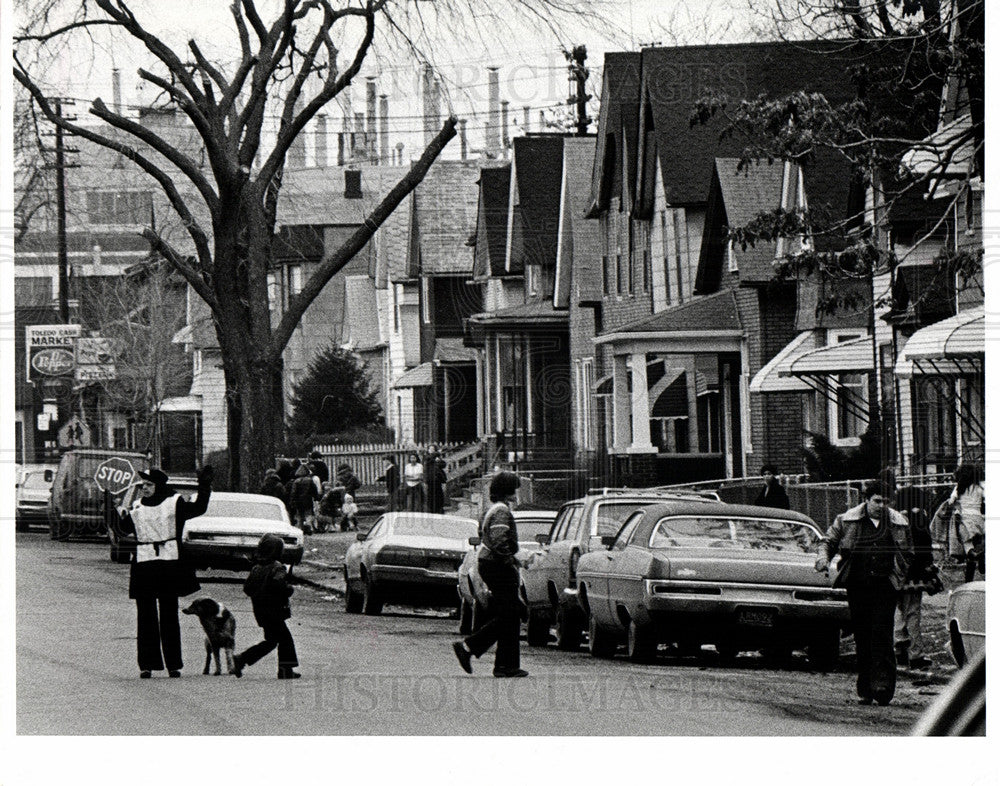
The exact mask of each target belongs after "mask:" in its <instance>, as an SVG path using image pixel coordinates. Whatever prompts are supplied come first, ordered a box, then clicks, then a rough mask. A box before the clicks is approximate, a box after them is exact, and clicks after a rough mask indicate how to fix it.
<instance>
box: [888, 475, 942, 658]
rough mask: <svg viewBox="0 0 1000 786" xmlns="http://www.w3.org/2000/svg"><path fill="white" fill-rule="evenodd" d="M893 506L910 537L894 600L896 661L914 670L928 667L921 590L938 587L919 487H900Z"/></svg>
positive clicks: (933, 592)
mask: <svg viewBox="0 0 1000 786" xmlns="http://www.w3.org/2000/svg"><path fill="white" fill-rule="evenodd" d="M896 509H897V510H898V511H899V512H900V513H902V514H903V515H904V516H906V519H907V521H908V522H909V524H910V534H911V536H912V538H913V562H911V563H910V567H909V569H908V570H907V572H906V581H905V582H904V583H903V586H902V588H901V589H900V591H899V600H898V601H897V603H896V624H895V642H896V663H897V664H899V665H900V666H910V667H912V668H915V669H919V668H924V667H926V666H929V665H930V663H931V661H930V658H928V657H927V656H926V655H925V654H924V651H923V636H922V635H921V630H920V612H921V606H922V604H923V598H924V592H927V593H928V594H929V595H933V594H935V593H936V592H938V591H939V589H940V588H942V587H941V579H940V578H939V577H938V575H937V573H938V571H937V567H936V566H935V565H934V548H933V541H932V540H931V532H930V516H928V515H927V510H926V508H925V507H924V498H923V494H922V493H921V490H920V489H918V488H916V487H915V486H903V487H901V488H899V489H898V490H897V491H896Z"/></svg>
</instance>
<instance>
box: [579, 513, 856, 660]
mask: <svg viewBox="0 0 1000 786" xmlns="http://www.w3.org/2000/svg"><path fill="white" fill-rule="evenodd" d="M821 540H822V534H821V533H820V530H819V528H818V527H817V526H816V525H815V523H814V522H813V521H812V520H811V519H810V518H809V517H807V516H804V515H802V514H801V513H796V512H794V511H781V510H777V509H772V508H759V507H755V506H750V505H727V504H724V503H704V502H700V503H692V502H689V501H682V500H676V501H671V502H664V503H660V504H656V505H647V506H646V507H645V508H644V509H642V510H638V511H635V512H634V513H632V514H631V515H629V516H628V517H627V519H626V520H625V522H624V523H623V524H622V526H621V528H620V529H619V531H618V533H617V534H616V535H614V536H607V537H605V538H604V539H603V541H604V544H605V546H604V548H603V549H601V550H591V551H590V552H589V553H588V554H585V555H583V556H582V557H580V560H579V563H578V565H577V578H578V581H579V600H580V605H581V606H582V607H583V608H584V609H585V610H586V612H587V617H588V631H589V637H590V643H589V649H590V652H591V654H593V655H595V656H598V657H611V656H612V655H613V654H614V652H615V650H616V647H617V645H618V643H619V642H620V641H625V642H626V645H627V651H628V655H629V658H630V659H632V660H634V661H638V662H648V661H650V660H652V659H653V657H654V656H655V655H656V651H657V646H658V645H659V644H660V643H672V644H676V645H678V647H679V648H680V649H681V650H683V649H685V648H686V647H690V646H691V645H697V646H699V647H700V645H701V644H704V643H710V644H714V645H715V647H716V649H717V650H718V652H719V654H720V655H721V656H722V657H723V658H725V659H731V658H733V657H735V656H736V654H737V653H738V652H739V651H741V650H743V649H765V650H766V649H771V650H772V651H775V652H786V653H790V652H791V650H792V649H793V648H794V647H797V646H801V645H805V647H806V649H807V653H808V655H809V659H810V662H811V663H812V665H813V666H815V667H816V668H818V669H820V670H828V669H829V668H831V667H832V666H834V665H835V664H836V662H837V659H838V656H839V647H840V630H841V628H842V627H844V626H845V625H847V623H848V621H849V618H850V615H849V613H848V608H847V596H846V593H845V591H844V590H842V589H834V588H833V586H832V579H831V578H830V577H829V576H827V575H825V574H821V573H817V572H816V570H815V569H814V567H813V566H814V563H815V561H816V552H817V549H818V546H819V544H820V542H821Z"/></svg>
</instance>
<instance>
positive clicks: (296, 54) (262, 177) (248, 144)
mask: <svg viewBox="0 0 1000 786" xmlns="http://www.w3.org/2000/svg"><path fill="white" fill-rule="evenodd" d="M54 4H55V3H54V2H53V5H54ZM263 5H264V3H262V2H257V0H234V2H233V3H232V5H231V7H230V12H231V16H232V27H231V30H232V34H233V36H234V38H235V40H236V41H237V42H238V43H237V49H236V51H238V53H239V54H238V55H237V56H236V57H235V58H234V59H232V61H227V62H225V63H222V62H217V61H214V60H213V59H212V58H210V57H209V55H208V54H207V53H206V52H207V51H208V50H206V49H204V48H203V47H202V45H200V44H199V43H198V42H197V41H196V40H194V39H191V40H190V41H188V42H187V51H186V52H183V51H178V50H175V49H174V48H172V47H171V46H170V45H168V43H167V42H166V38H167V37H168V34H167V32H163V33H162V35H159V34H157V32H156V31H154V30H153V29H152V26H151V25H150V24H147V23H145V22H144V20H143V19H141V18H140V16H139V15H138V14H137V13H135V12H134V11H133V9H132V8H130V7H129V5H128V4H127V3H126V2H125V1H124V0H90V1H89V2H85V3H76V4H74V11H73V13H72V14H71V15H70V16H69V17H68V18H60V20H59V21H57V20H56V15H55V14H46V15H44V16H42V17H41V18H40V17H39V16H37V15H36V16H33V17H32V20H31V21H32V25H31V26H30V28H28V29H24V30H22V31H21V32H20V34H18V35H16V36H15V55H14V63H15V65H14V76H15V78H16V80H17V82H18V83H19V84H20V85H21V86H23V87H24V89H25V90H27V91H28V93H29V94H30V95H31V98H32V100H33V101H34V103H35V105H37V106H38V107H39V109H40V110H41V112H42V113H43V114H44V116H45V117H46V119H47V120H48V121H49V122H51V123H55V124H58V125H61V126H62V127H63V128H64V129H66V130H67V131H70V132H72V133H74V134H76V135H77V136H79V137H80V138H82V139H85V140H89V141H91V142H93V143H95V144H98V145H102V146H104V147H107V148H110V149H112V150H115V151H117V152H119V153H120V154H121V155H122V156H124V157H125V158H127V159H128V160H130V161H131V162H133V163H134V164H135V165H136V166H138V167H139V168H140V169H141V170H142V171H143V172H145V173H146V175H148V176H149V177H151V178H153V180H155V181H156V183H157V184H158V185H159V188H160V189H161V190H162V191H163V193H164V194H165V195H166V197H167V199H168V200H169V202H170V205H171V207H172V208H173V210H174V212H175V213H176V214H177V216H178V217H179V219H180V222H181V224H182V225H183V227H184V229H185V233H186V238H185V245H184V246H182V245H180V244H179V243H176V242H171V239H168V238H166V237H164V236H163V235H162V234H161V233H158V232H156V231H154V230H153V229H152V228H149V229H147V230H146V231H145V232H144V236H145V237H146V238H147V239H148V240H149V242H150V243H151V244H152V246H153V248H154V250H155V251H156V252H157V253H158V254H160V255H161V256H162V257H163V258H164V259H166V260H167V261H168V263H169V264H170V265H172V266H173V268H174V269H176V270H177V271H178V272H179V273H180V274H181V275H182V276H183V277H184V279H185V280H186V281H187V282H188V284H189V285H190V286H191V287H192V289H193V290H194V291H195V292H196V293H197V294H198V296H200V297H201V299H202V300H204V302H205V303H207V304H208V306H209V308H210V309H211V312H212V316H213V320H214V326H215V331H216V334H217V338H218V342H219V346H220V348H221V352H222V357H223V364H224V370H225V378H226V389H227V402H228V411H229V447H230V456H231V458H232V462H231V466H232V480H233V482H234V483H235V484H239V485H240V486H242V487H247V486H249V485H250V484H252V483H253V482H256V479H257V478H259V477H260V475H261V474H262V472H263V470H264V469H265V468H266V467H267V466H270V465H271V463H272V461H273V455H274V446H275V445H276V443H277V442H278V439H279V435H280V433H281V426H282V424H281V412H282V407H281V406H280V389H281V382H280V380H281V368H282V365H281V364H282V353H283V350H284V348H285V346H286V344H287V343H288V340H289V338H290V336H291V335H292V331H293V330H294V329H295V327H296V325H298V324H299V322H300V320H301V318H302V315H303V314H304V312H305V310H306V309H307V307H308V306H309V305H310V303H312V302H313V300H314V299H315V298H316V296H317V295H318V294H319V292H320V291H321V290H322V288H323V287H324V285H325V284H326V283H327V282H328V281H329V280H330V279H331V277H332V276H333V275H334V274H335V273H336V272H337V271H338V270H340V269H341V268H342V267H343V266H344V265H345V264H346V263H347V262H348V261H349V260H350V259H351V257H353V256H354V254H356V253H357V252H358V251H359V250H360V249H361V248H363V246H364V245H365V243H366V242H368V240H369V239H370V238H371V237H372V235H373V233H374V232H375V231H376V230H377V229H378V228H379V226H380V225H381V224H382V223H383V222H384V221H385V219H386V217H387V216H388V215H389V214H390V213H391V212H392V211H393V210H394V209H395V208H396V206H397V205H399V204H400V202H401V201H402V200H403V199H404V198H405V197H406V195H407V194H409V193H410V192H411V191H412V190H413V189H414V188H415V187H416V186H417V184H418V183H419V182H420V181H421V179H422V178H423V177H424V175H425V174H426V172H427V170H428V168H429V167H430V166H431V164H432V163H433V161H434V160H435V159H436V158H437V156H438V155H439V153H440V152H441V151H442V150H443V149H444V147H445V145H446V144H447V143H448V141H449V140H450V139H451V138H452V137H454V136H455V134H456V124H457V119H456V118H455V117H449V118H448V119H447V120H446V121H445V122H444V124H443V126H442V127H441V128H440V130H439V131H438V133H437V135H436V136H435V137H434V138H433V140H432V141H431V142H430V144H429V145H428V146H427V148H426V149H425V150H424V151H423V153H422V154H421V155H420V157H419V159H418V160H417V161H416V162H414V163H413V165H412V166H411V168H410V170H409V171H408V172H407V173H406V175H405V176H403V177H402V178H401V179H400V180H399V182H398V183H397V184H396V185H395V187H393V188H392V189H391V190H390V191H389V193H388V194H387V195H386V196H385V197H384V199H383V200H382V201H381V202H380V203H379V204H378V205H377V206H376V207H375V208H374V209H373V210H372V211H371V213H370V214H369V215H368V216H367V218H366V219H365V221H364V222H363V224H362V225H361V226H360V227H359V228H358V229H357V230H356V231H355V232H354V233H353V234H352V235H351V237H350V238H348V239H347V240H346V241H345V242H344V243H343V245H341V247H340V248H338V249H336V250H334V251H333V252H332V253H330V254H328V255H327V256H326V257H325V258H324V260H323V262H322V263H321V264H319V265H318V266H317V268H316V269H315V271H314V273H313V274H312V275H311V277H310V278H309V279H308V280H307V281H306V282H305V283H304V285H303V287H302V290H301V291H300V292H299V293H298V294H296V295H294V296H292V297H291V298H290V299H289V302H288V304H287V307H286V309H285V311H284V313H282V314H281V316H280V318H279V319H278V320H277V321H276V324H275V325H274V326H273V327H272V315H271V313H270V308H269V302H268V293H267V271H268V267H269V265H270V263H271V256H272V244H273V242H274V237H275V224H276V210H277V203H278V194H279V192H280V190H281V185H282V176H283V171H284V165H285V156H286V154H287V153H288V151H289V148H290V147H291V146H292V145H293V143H294V142H295V140H296V138H297V137H298V135H299V134H300V133H301V132H302V131H303V129H304V128H305V126H306V124H307V123H308V122H309V121H310V120H311V119H313V118H314V117H315V116H316V115H317V113H318V112H319V111H320V110H321V109H322V108H323V107H324V106H326V105H327V104H328V103H329V102H330V101H332V100H334V99H335V98H336V97H337V96H338V94H340V93H341V92H342V91H344V90H345V89H346V88H347V87H348V86H349V85H350V83H351V80H352V79H354V77H355V76H357V74H358V73H359V71H360V69H361V66H362V64H363V63H364V61H365V59H366V57H368V56H369V54H370V53H371V52H372V51H373V50H372V45H373V41H374V40H375V36H376V31H377V29H381V31H382V33H383V35H387V36H389V37H390V38H393V39H394V40H395V41H396V42H397V43H401V44H404V45H405V46H406V48H408V49H409V51H410V52H412V53H414V54H416V55H417V56H418V57H422V58H425V59H426V54H425V52H424V49H425V48H426V43H425V42H426V40H427V39H426V38H425V37H422V36H420V35H417V34H411V31H413V30H416V31H417V32H418V33H419V32H420V25H423V24H426V23H427V22H428V20H441V19H448V18H452V17H454V18H460V17H462V15H463V11H467V10H468V8H469V7H468V6H465V4H463V3H461V2H448V3H439V4H435V5H434V6H431V4H427V3H421V2H390V1H389V0H344V1H343V2H342V3H340V4H338V3H336V2H334V1H333V0H283V2H282V3H280V4H279V7H280V10H279V11H278V12H277V14H276V16H275V18H274V19H273V20H270V21H265V18H264V17H262V15H261V14H262V12H261V8H262V7H263ZM506 5H508V6H509V9H510V12H511V13H519V14H522V15H528V14H531V15H532V17H533V19H537V20H538V21H540V22H543V23H545V24H548V25H550V26H551V25H553V24H554V20H555V19H556V18H557V17H558V15H559V14H560V13H562V12H567V13H575V14H579V13H580V10H579V7H576V8H574V7H573V4H571V3H569V2H566V0H545V2H528V0H507V3H506ZM259 6H260V8H259ZM425 17H426V18H425ZM414 26H416V27H414ZM553 29H554V28H553ZM104 32H108V33H110V34H114V35H117V36H119V37H122V36H124V37H125V38H126V40H130V41H131V42H134V43H137V44H139V45H140V46H141V49H142V50H143V51H144V53H145V55H146V56H148V57H149V58H151V60H152V61H153V62H155V66H150V67H149V68H141V69H139V72H138V73H139V76H140V78H141V79H142V80H144V82H145V83H146V84H149V85H152V86H153V87H155V88H156V89H157V90H159V91H162V95H164V96H165V97H166V99H167V102H168V104H169V105H170V106H171V107H175V108H176V109H178V110H179V111H181V112H183V113H184V115H186V117H187V119H188V120H189V121H190V123H191V124H192V125H193V127H194V129H195V132H196V133H197V137H198V140H199V142H200V144H201V146H202V149H203V155H204V163H205V166H201V165H200V163H201V162H200V161H199V160H197V158H196V157H195V156H193V155H191V154H190V153H189V152H187V151H185V150H184V149H181V148H180V147H179V146H177V145H175V144H172V143H171V141H170V140H169V139H167V138H166V137H165V136H164V135H162V134H158V133H157V132H156V131H154V130H151V129H150V128H149V127H147V126H144V125H143V124H141V123H138V122H136V121H135V120H133V119H131V118H130V117H128V116H126V114H125V113H118V112H116V111H114V108H109V107H108V106H107V105H106V104H105V102H104V101H103V100H101V99H100V98H96V99H94V100H93V103H92V104H91V106H90V109H89V112H90V114H91V115H93V116H94V117H96V118H98V119H99V120H100V121H102V126H100V127H98V128H95V127H92V126H85V125H82V124H80V123H74V122H68V121H66V120H65V119H61V118H59V117H58V116H57V114H56V111H55V107H54V106H53V102H52V101H51V100H50V98H49V97H48V96H47V95H46V92H45V90H44V89H43V87H42V82H41V81H40V76H41V74H40V72H38V71H37V70H34V69H33V67H32V65H33V64H34V63H37V62H39V60H38V54H37V53H38V52H39V51H40V50H44V49H45V48H46V47H49V46H52V45H55V44H56V43H57V42H61V41H63V40H65V39H66V38H67V37H68V36H73V35H76V34H86V35H88V36H98V35H99V34H101V33H104ZM220 32H221V31H220V30H218V29H213V30H212V33H211V34H212V39H211V40H212V45H213V46H215V47H216V48H218V45H219V42H220ZM342 50H343V51H342ZM345 52H346V56H345ZM275 115H276V116H277V124H276V125H277V127H276V129H275V130H274V131H273V132H272V131H271V130H270V129H269V128H268V127H267V123H268V120H269V118H270V117H273V116H275Z"/></svg>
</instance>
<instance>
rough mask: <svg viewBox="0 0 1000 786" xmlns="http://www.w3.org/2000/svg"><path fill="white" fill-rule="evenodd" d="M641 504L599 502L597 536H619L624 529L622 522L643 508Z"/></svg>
mask: <svg viewBox="0 0 1000 786" xmlns="http://www.w3.org/2000/svg"><path fill="white" fill-rule="evenodd" d="M642 505H643V503H641V502H635V501H632V502H625V501H621V502H598V503H597V536H598V537H600V538H603V537H606V536H608V535H617V534H618V530H620V529H621V528H622V522H624V521H625V518H626V517H627V516H628V514H629V513H632V512H633V511H635V510H638V509H639V508H641V507H642Z"/></svg>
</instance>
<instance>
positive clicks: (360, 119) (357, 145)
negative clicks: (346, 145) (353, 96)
mask: <svg viewBox="0 0 1000 786" xmlns="http://www.w3.org/2000/svg"><path fill="white" fill-rule="evenodd" d="M366 148H367V145H366V144H365V113H364V112H355V113H354V139H353V141H352V142H351V158H364V157H365V150H366Z"/></svg>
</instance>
